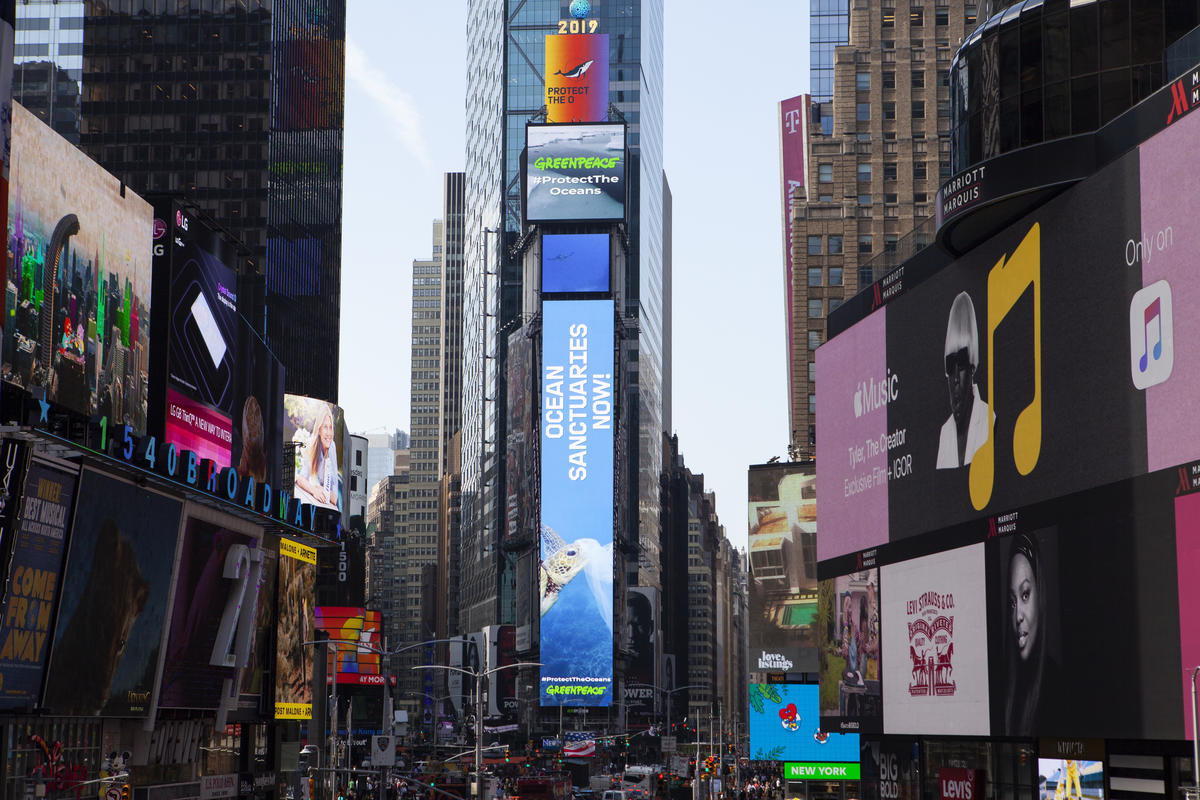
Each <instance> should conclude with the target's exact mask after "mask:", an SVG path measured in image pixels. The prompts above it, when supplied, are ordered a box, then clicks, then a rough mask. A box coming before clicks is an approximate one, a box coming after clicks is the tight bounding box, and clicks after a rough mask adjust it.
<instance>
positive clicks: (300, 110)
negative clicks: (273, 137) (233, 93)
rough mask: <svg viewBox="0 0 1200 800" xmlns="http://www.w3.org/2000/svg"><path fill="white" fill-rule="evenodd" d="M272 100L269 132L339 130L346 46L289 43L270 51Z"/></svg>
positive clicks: (317, 41)
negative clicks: (272, 85) (271, 54)
mask: <svg viewBox="0 0 1200 800" xmlns="http://www.w3.org/2000/svg"><path fill="white" fill-rule="evenodd" d="M272 52H273V53H274V56H275V59H274V61H275V63H274V70H273V73H272V74H273V75H277V76H279V77H278V78H277V79H276V81H275V82H274V91H275V97H274V98H273V102H272V103H271V128H272V129H273V130H280V131H305V130H313V129H317V128H340V127H342V110H343V101H344V97H345V89H346V43H345V41H343V40H339V39H291V40H287V41H282V42H279V43H278V44H277V45H276V46H275V47H273V48H272Z"/></svg>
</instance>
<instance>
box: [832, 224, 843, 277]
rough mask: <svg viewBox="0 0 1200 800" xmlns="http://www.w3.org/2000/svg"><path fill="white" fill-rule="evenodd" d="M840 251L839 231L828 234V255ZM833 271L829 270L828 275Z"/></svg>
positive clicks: (837, 253)
mask: <svg viewBox="0 0 1200 800" xmlns="http://www.w3.org/2000/svg"><path fill="white" fill-rule="evenodd" d="M841 252H842V235H841V234H840V233H831V234H829V255H831V256H836V255H840V254H841ZM832 274H833V272H832V270H830V275H832Z"/></svg>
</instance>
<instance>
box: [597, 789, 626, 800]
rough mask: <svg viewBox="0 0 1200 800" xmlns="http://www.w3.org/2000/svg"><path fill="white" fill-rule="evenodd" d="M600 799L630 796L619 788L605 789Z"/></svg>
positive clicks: (618, 799) (622, 799)
mask: <svg viewBox="0 0 1200 800" xmlns="http://www.w3.org/2000/svg"><path fill="white" fill-rule="evenodd" d="M600 800H630V797H629V795H628V794H626V793H625V792H623V791H622V790H620V789H605V790H604V795H603V796H602V797H601V798H600Z"/></svg>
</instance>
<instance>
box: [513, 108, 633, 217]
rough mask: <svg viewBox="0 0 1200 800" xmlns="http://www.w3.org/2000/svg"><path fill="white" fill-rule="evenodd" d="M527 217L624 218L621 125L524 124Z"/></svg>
mask: <svg viewBox="0 0 1200 800" xmlns="http://www.w3.org/2000/svg"><path fill="white" fill-rule="evenodd" d="M525 141H526V144H527V145H528V152H527V159H528V163H527V165H526V173H525V218H526V221H528V222H569V221H597V222H601V221H611V220H622V219H624V218H625V126H624V125H623V124H620V123H614V124H611V125H610V124H596V125H529V126H526V128H525Z"/></svg>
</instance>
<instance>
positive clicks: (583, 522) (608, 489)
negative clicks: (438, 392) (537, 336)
mask: <svg viewBox="0 0 1200 800" xmlns="http://www.w3.org/2000/svg"><path fill="white" fill-rule="evenodd" d="M615 388H616V387H615V384H614V380H613V302H612V301H611V300H561V301H548V302H546V303H544V304H543V305H542V378H541V404H542V405H541V436H540V440H541V486H542V492H541V500H542V505H541V508H542V529H541V530H542V542H541V556H542V563H541V566H540V568H539V575H538V578H539V589H540V592H539V597H540V598H541V653H542V668H541V691H540V699H541V704H542V705H549V706H559V705H567V706H608V705H611V704H612V699H613V695H612V687H613V650H612V648H613V429H614V424H615V420H614V418H613V415H614V411H615V401H614V397H615V395H616V392H615Z"/></svg>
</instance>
